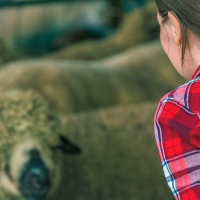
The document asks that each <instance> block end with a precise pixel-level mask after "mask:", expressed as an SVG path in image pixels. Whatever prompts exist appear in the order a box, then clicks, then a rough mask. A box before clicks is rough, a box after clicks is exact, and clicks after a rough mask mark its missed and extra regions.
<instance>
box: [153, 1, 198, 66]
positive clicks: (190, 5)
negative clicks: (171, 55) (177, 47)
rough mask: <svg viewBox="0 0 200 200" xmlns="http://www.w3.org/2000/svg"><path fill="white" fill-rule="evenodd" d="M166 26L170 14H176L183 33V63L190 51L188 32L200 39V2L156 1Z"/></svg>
mask: <svg viewBox="0 0 200 200" xmlns="http://www.w3.org/2000/svg"><path fill="white" fill-rule="evenodd" d="M155 1H156V4H157V8H158V12H159V14H160V16H161V17H162V18H163V21H162V23H163V24H164V23H165V22H166V21H167V20H168V12H172V14H173V13H174V14H175V17H176V18H177V19H178V21H179V22H180V25H181V32H182V41H181V44H182V56H181V59H182V63H183V60H184V55H185V52H186V50H187V48H188V49H189V48H190V46H189V40H188V31H190V32H191V33H193V34H194V35H196V36H197V37H199V38H200V0H155Z"/></svg>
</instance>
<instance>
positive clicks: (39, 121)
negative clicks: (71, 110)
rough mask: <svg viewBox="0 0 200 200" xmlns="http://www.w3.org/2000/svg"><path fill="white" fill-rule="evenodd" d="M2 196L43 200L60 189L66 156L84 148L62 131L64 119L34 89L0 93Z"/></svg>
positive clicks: (0, 195) (3, 199) (0, 187)
mask: <svg viewBox="0 0 200 200" xmlns="http://www.w3.org/2000/svg"><path fill="white" fill-rule="evenodd" d="M0 133H1V134H0V199H2V200H30V199H34V200H43V199H48V198H49V196H51V195H52V193H53V192H54V191H55V190H56V187H57V186H58V185H59V180H60V176H61V174H60V170H61V167H62V160H63V159H62V155H61V154H60V153H59V151H58V150H62V151H64V152H67V153H73V154H75V153H79V152H80V149H79V148H78V147H76V146H75V145H73V144H72V143H70V142H69V141H68V140H67V139H66V138H65V136H64V135H63V134H62V126H61V121H60V119H59V118H58V116H57V113H56V112H54V111H53V110H52V108H50V106H49V105H48V102H47V101H46V100H44V98H43V97H42V96H41V94H39V93H38V92H36V91H34V90H27V91H21V90H9V91H7V92H5V93H2V94H1V96H0Z"/></svg>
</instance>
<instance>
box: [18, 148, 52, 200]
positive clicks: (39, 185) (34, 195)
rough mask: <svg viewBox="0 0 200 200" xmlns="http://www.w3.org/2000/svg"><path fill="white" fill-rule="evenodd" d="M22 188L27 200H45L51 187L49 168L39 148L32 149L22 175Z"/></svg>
mask: <svg viewBox="0 0 200 200" xmlns="http://www.w3.org/2000/svg"><path fill="white" fill-rule="evenodd" d="M19 182H20V190H21V192H22V194H23V195H24V197H25V198H26V199H27V200H44V199H45V197H46V196H47V194H48V190H49V187H50V182H49V173H48V169H47V168H46V166H45V165H44V163H43V161H42V160H41V158H40V155H39V152H38V151H37V150H32V151H30V159H29V161H28V162H27V163H26V165H25V167H24V169H23V171H22V173H21V176H20V180H19Z"/></svg>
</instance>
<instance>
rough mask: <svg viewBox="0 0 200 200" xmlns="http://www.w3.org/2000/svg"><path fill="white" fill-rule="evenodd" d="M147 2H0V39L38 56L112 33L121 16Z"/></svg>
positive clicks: (117, 0)
mask: <svg viewBox="0 0 200 200" xmlns="http://www.w3.org/2000/svg"><path fill="white" fill-rule="evenodd" d="M148 1H150V0H87V1H84V0H0V27H1V29H0V38H1V39H2V40H4V42H5V43H6V45H7V46H9V48H11V49H13V50H16V51H18V52H20V53H23V54H29V55H42V54H44V53H47V52H50V51H55V50H57V49H59V48H62V47H63V46H67V45H71V44H73V43H76V42H79V41H83V40H90V39H98V38H104V37H107V36H109V35H112V34H115V33H116V31H117V29H118V27H119V26H120V23H121V22H122V20H123V18H124V15H126V14H127V13H129V12H132V11H134V10H135V9H137V8H140V7H142V6H144V4H145V3H147V2H148Z"/></svg>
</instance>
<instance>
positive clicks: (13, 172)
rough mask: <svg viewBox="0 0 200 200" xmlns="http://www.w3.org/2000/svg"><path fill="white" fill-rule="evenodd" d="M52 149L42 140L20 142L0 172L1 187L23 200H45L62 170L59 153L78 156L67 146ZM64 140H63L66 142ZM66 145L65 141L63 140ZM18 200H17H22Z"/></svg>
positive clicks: (29, 139)
mask: <svg viewBox="0 0 200 200" xmlns="http://www.w3.org/2000/svg"><path fill="white" fill-rule="evenodd" d="M61 138H62V139H61V140H60V141H61V143H60V145H58V146H55V147H51V146H49V145H48V144H46V143H45V141H44V140H38V139H34V138H31V137H29V138H23V139H22V140H21V142H20V143H18V144H16V145H15V146H14V147H13V149H12V153H11V155H12V156H11V157H10V158H9V160H8V162H7V163H6V165H5V168H4V170H3V171H1V174H0V175H1V179H0V185H1V187H2V189H4V190H5V192H7V193H8V194H9V195H12V196H16V199H17V197H21V198H23V199H26V200H44V199H47V198H48V196H51V194H52V193H53V191H54V190H55V189H56V187H57V186H58V184H59V181H60V175H61V174H60V172H61V166H62V163H61V162H62V159H61V156H62V155H61V154H60V153H59V151H58V150H59V149H62V150H64V151H65V152H69V153H78V152H79V149H78V148H77V147H75V146H74V145H72V144H71V143H70V142H67V143H66V142H65V143H64V142H63V137H61ZM65 140H66V139H65ZM66 141H67V140H66ZM21 198H20V199H21Z"/></svg>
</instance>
